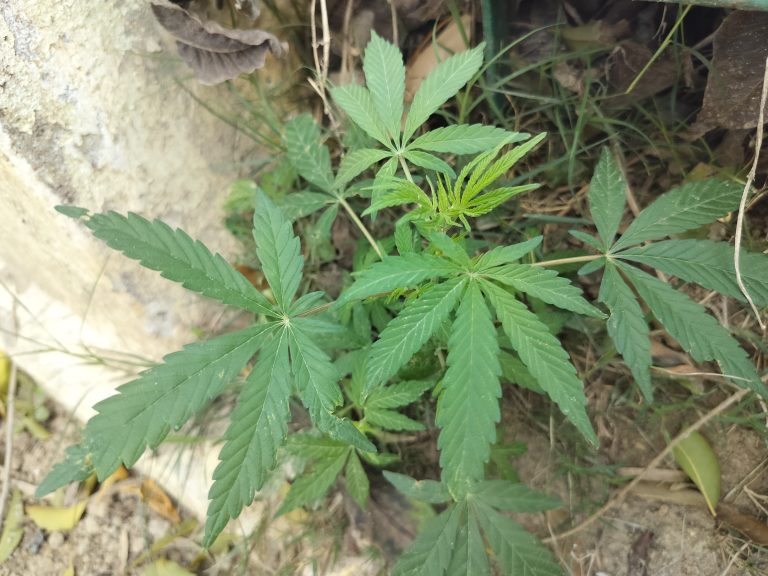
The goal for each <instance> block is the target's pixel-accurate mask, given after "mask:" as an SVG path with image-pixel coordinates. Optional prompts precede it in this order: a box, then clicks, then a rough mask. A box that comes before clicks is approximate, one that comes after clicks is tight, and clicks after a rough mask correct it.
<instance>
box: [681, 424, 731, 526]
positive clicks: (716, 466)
mask: <svg viewBox="0 0 768 576" xmlns="http://www.w3.org/2000/svg"><path fill="white" fill-rule="evenodd" d="M672 453H673V455H674V457H675V461H676V462H677V463H678V464H679V465H680V468H682V469H683V470H684V471H685V473H686V474H687V475H688V477H689V478H690V479H691V480H693V483H694V484H696V487H697V488H698V489H699V491H700V492H701V493H702V494H703V495H704V499H705V500H706V501H707V506H708V507H709V511H710V512H711V513H712V516H717V513H716V512H715V508H716V507H717V503H718V501H719V500H720V463H719V462H718V460H717V454H715V451H714V450H713V449H712V446H710V444H709V442H707V439H706V438H704V436H702V435H701V434H699V433H698V432H691V433H690V434H689V435H688V436H687V437H686V438H684V439H683V440H681V441H680V442H679V443H678V444H677V446H675V448H674V449H673V451H672Z"/></svg>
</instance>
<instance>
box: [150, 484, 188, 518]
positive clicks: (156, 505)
mask: <svg viewBox="0 0 768 576" xmlns="http://www.w3.org/2000/svg"><path fill="white" fill-rule="evenodd" d="M141 499H142V500H144V502H146V503H147V506H149V507H150V508H151V509H152V510H153V511H155V512H157V513H158V514H160V516H162V517H163V518H165V519H166V520H169V521H171V522H173V523H174V524H178V523H179V522H181V518H180V517H179V512H178V511H177V510H176V507H175V506H174V505H173V502H171V499H170V497H169V496H168V494H166V493H165V491H164V490H163V489H162V488H160V486H159V485H158V484H157V482H155V481H154V480H150V479H147V480H144V481H143V482H142V483H141Z"/></svg>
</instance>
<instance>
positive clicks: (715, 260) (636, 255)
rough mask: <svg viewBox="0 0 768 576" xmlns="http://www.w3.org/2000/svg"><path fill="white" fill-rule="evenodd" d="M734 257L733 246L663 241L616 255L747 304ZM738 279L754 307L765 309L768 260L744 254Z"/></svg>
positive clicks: (755, 254)
mask: <svg viewBox="0 0 768 576" xmlns="http://www.w3.org/2000/svg"><path fill="white" fill-rule="evenodd" d="M733 256H734V254H733V246H731V245H730V244H727V243H725V242H713V241H711V240H664V241H661V242H654V243H653V244H649V245H648V246H641V247H638V248H630V249H629V250H625V251H624V252H620V253H619V254H617V255H616V257H617V258H622V259H624V260H631V261H632V262H637V263H639V264H645V265H646V266H651V267H653V268H656V269H658V270H661V271H662V272H665V273H666V274H671V275H673V276H677V277H678V278H680V279H681V280H685V281H686V282H695V283H696V284H699V285H700V286H704V287H705V288H708V289H710V290H715V291H717V292H720V293H721V294H725V295H726V296H730V297H732V298H736V299H737V300H740V301H741V302H746V299H745V298H744V295H743V294H742V293H741V290H740V289H739V285H738V284H737V282H736V269H735V267H734V264H733ZM741 277H742V280H744V285H745V286H746V288H747V291H748V292H749V294H750V296H752V299H753V300H754V302H755V304H756V305H757V306H768V256H766V255H765V254H757V253H753V252H745V251H743V252H742V253H741Z"/></svg>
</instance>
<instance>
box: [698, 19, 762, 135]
mask: <svg viewBox="0 0 768 576" xmlns="http://www.w3.org/2000/svg"><path fill="white" fill-rule="evenodd" d="M713 43H714V54H713V57H712V68H711V72H710V73H709V78H708V79H707V88H706V90H705V91H704V105H703V106H702V109H701V112H700V113H699V116H698V118H697V119H696V124H694V125H693V126H692V127H691V132H692V133H693V134H692V136H701V135H702V134H705V133H706V132H708V131H710V130H712V129H714V128H727V129H729V130H743V129H751V128H755V127H756V126H757V112H758V108H759V105H760V89H761V87H762V82H763V71H764V70H765V59H766V57H768V12H740V11H734V12H732V13H731V14H729V15H728V16H727V17H726V19H725V20H724V21H723V23H722V24H721V26H720V28H718V29H717V32H716V33H715V38H714V41H713Z"/></svg>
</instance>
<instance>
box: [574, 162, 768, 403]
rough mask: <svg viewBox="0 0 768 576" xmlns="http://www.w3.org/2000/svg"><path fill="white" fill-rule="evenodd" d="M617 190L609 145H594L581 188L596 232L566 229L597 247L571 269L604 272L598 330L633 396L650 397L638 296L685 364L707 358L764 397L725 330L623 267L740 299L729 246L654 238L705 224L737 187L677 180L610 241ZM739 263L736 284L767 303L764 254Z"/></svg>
mask: <svg viewBox="0 0 768 576" xmlns="http://www.w3.org/2000/svg"><path fill="white" fill-rule="evenodd" d="M626 188H627V184H626V182H625V181H624V176H623V174H622V172H621V169H620V167H619V166H618V165H617V163H616V161H615V160H614V158H613V156H612V155H611V154H610V153H609V151H608V150H607V149H606V150H604V151H603V154H602V157H601V159H600V162H599V164H598V166H597V168H596V170H595V174H594V177H593V178H592V183H591V185H590V190H589V205H590V210H591V212H592V217H593V219H594V222H595V226H596V227H597V231H598V236H597V237H595V236H592V235H589V234H586V233H584V232H580V231H572V232H571V233H572V234H573V235H574V236H575V237H576V238H578V239H580V240H582V241H583V242H584V243H586V244H587V245H589V246H590V247H591V248H593V249H595V250H596V251H598V252H599V253H600V255H599V257H596V259H595V260H594V261H592V262H590V263H588V264H586V265H585V266H584V267H583V268H582V269H581V270H580V272H579V273H580V274H589V273H591V272H594V271H596V270H598V269H600V268H603V267H604V268H605V270H604V272H603V279H602V283H601V285H600V295H599V300H600V301H601V302H603V303H605V305H606V306H607V307H608V309H609V310H610V312H611V316H610V318H609V320H608V334H609V335H610V337H611V338H612V339H613V341H614V343H615V344H616V350H617V351H618V352H619V353H620V354H621V355H622V356H623V357H624V360H626V362H627V365H628V366H629V368H630V370H631V372H632V375H633V376H634V378H635V381H636V382H637V384H638V386H639V387H640V389H641V390H642V392H643V395H644V396H645V397H646V399H647V400H648V401H651V400H652V399H653V390H652V386H651V375H650V368H651V345H650V339H649V329H648V323H647V321H646V319H645V314H644V312H643V309H642V307H641V306H640V302H639V301H638V296H639V297H640V298H641V299H642V301H643V302H645V304H646V305H647V306H648V308H649V309H650V311H651V313H652V314H653V316H654V317H655V318H656V319H657V320H658V321H659V322H660V323H661V325H662V326H664V329H665V330H666V331H667V332H668V333H669V334H670V335H671V336H672V337H673V338H675V339H676V340H677V341H678V342H679V343H680V345H681V346H682V347H683V349H684V350H685V351H686V352H688V353H689V354H690V355H691V357H692V358H693V359H694V360H695V361H697V362H705V361H709V360H714V361H716V362H717V363H718V364H719V365H720V369H721V370H722V373H723V375H725V376H726V377H728V378H729V379H730V380H731V381H733V383H734V384H736V385H737V386H741V387H742V388H749V389H751V390H753V391H754V392H756V393H757V394H759V395H760V396H762V397H763V398H768V389H766V387H765V385H764V384H763V382H762V381H761V379H760V377H759V376H758V374H757V371H756V370H755V366H754V363H753V362H752V361H751V360H750V359H749V357H748V356H747V354H746V352H745V351H744V349H743V348H742V347H741V346H740V345H739V343H738V342H737V341H736V340H735V339H734V338H733V337H732V336H731V335H730V333H729V332H728V330H726V329H725V328H724V327H723V326H721V325H720V324H719V323H718V322H717V320H715V319H714V318H713V317H712V316H711V315H709V314H708V313H707V312H706V310H705V308H704V307H703V306H702V305H701V304H698V303H697V302H694V301H693V300H691V299H690V298H689V297H688V296H686V295H685V294H683V293H682V292H680V291H678V290H675V289H674V288H673V287H672V286H671V285H670V284H669V282H665V281H662V280H660V279H659V278H658V277H656V276H654V275H651V274H649V273H648V272H646V271H644V270H642V269H641V268H639V267H637V266H633V265H631V264H630V263H635V264H641V265H644V266H647V267H650V268H655V269H656V270H659V271H660V272H663V273H665V274H670V275H672V276H675V277H677V278H679V279H680V280H683V281H684V282H693V283H695V284H699V285H700V286H703V287H705V288H707V289H709V290H714V291H717V292H720V293H721V294H725V295H726V296H731V297H733V298H736V299H737V300H740V301H742V302H744V301H745V298H744V295H743V294H742V292H741V290H740V289H739V286H738V284H737V282H736V271H735V269H734V263H733V247H731V246H730V245H729V244H727V243H725V242H713V241H711V240H694V239H670V240H661V241H657V240H660V239H662V238H666V237H668V236H673V235H676V234H681V233H683V232H686V231H688V230H692V229H695V228H698V227H700V226H703V225H706V224H710V223H711V222H714V221H715V220H716V219H717V218H721V217H723V216H726V215H727V214H729V213H730V212H731V211H733V210H736V209H737V208H738V206H739V201H740V199H741V193H742V187H741V186H740V185H738V184H736V183H734V182H730V181H726V180H720V179H709V180H703V181H699V182H690V183H688V184H684V185H682V186H680V187H679V188H675V189H673V190H670V191H669V192H667V193H666V194H664V195H662V196H661V197H659V198H658V199H657V200H656V201H654V202H653V203H652V204H651V205H650V206H648V207H647V208H645V209H644V210H643V211H642V212H641V213H640V214H638V216H637V218H635V219H634V220H633V221H632V223H631V224H630V225H629V227H628V228H627V229H626V230H625V231H624V233H623V234H622V235H621V236H620V237H619V239H618V240H616V239H615V237H616V234H617V232H618V229H619V224H620V223H621V218H622V214H623V213H624V207H625V201H626ZM741 259H742V276H743V278H744V283H745V285H746V287H747V290H748V291H749V293H750V294H751V296H752V298H753V299H754V301H755V304H756V305H758V306H760V307H765V306H768V256H766V255H764V254H752V253H748V252H744V253H743V254H742V256H741ZM630 286H633V287H634V289H635V291H636V293H637V296H636V295H635V292H633V290H632V289H631V288H630Z"/></svg>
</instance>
